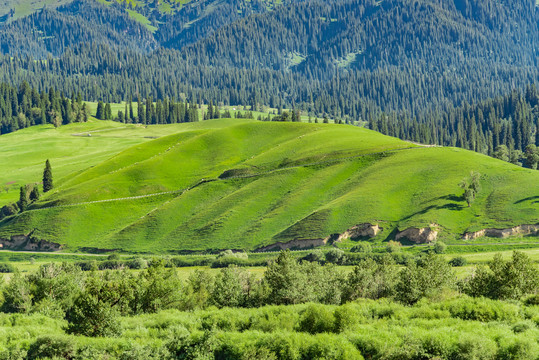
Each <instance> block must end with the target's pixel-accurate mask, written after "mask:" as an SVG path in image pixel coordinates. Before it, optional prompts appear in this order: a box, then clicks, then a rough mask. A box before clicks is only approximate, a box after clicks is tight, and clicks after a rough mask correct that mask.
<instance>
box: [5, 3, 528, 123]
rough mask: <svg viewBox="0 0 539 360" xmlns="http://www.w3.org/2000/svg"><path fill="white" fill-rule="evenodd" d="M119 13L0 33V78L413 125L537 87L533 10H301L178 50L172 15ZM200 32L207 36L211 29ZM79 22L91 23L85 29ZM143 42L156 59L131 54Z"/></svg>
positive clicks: (237, 24) (16, 25) (105, 93)
mask: <svg viewBox="0 0 539 360" xmlns="http://www.w3.org/2000/svg"><path fill="white" fill-rule="evenodd" d="M224 3H226V4H229V5H230V4H233V2H231V1H225V2H224ZM230 6H232V5H230ZM186 7H187V6H186ZM120 10H121V9H119V8H118V6H112V5H109V6H104V5H99V4H96V3H93V2H91V1H83V0H77V1H75V2H73V3H71V4H68V5H66V6H63V7H60V8H58V9H57V10H44V11H42V12H40V13H36V14H35V15H33V16H30V17H26V18H23V19H20V20H17V21H14V22H12V23H11V24H9V25H7V26H5V27H4V28H3V29H2V36H1V38H0V39H2V40H1V42H2V49H3V51H4V53H5V54H6V55H7V57H5V58H4V59H3V60H2V61H1V66H0V72H1V74H2V76H3V78H4V79H5V80H9V81H14V82H20V81H21V80H23V79H28V80H29V81H31V82H34V83H31V85H35V86H37V87H44V88H48V87H50V86H51V85H53V86H58V87H60V88H61V89H60V90H65V91H66V92H72V91H73V89H74V88H80V89H81V91H82V92H83V93H85V94H87V96H88V97H89V99H102V100H118V99H125V98H127V97H128V96H129V95H130V94H136V93H140V94H141V95H142V96H144V97H146V96H149V95H152V96H153V97H154V98H164V97H165V96H169V97H177V96H179V95H180V93H184V94H185V95H186V96H189V97H194V98H195V99H201V100H203V101H204V100H206V101H209V100H210V99H212V100H214V102H216V103H217V102H219V101H221V102H223V103H225V104H228V103H230V104H240V103H241V104H251V103H253V102H256V103H259V104H264V105H270V106H274V107H276V106H279V105H283V106H289V107H292V106H294V105H295V106H297V107H299V108H302V109H304V110H306V111H312V112H316V113H328V114H334V115H335V116H339V117H343V118H345V117H349V118H350V119H355V120H357V119H360V118H365V115H366V112H373V111H379V110H384V111H391V110H399V111H400V110H406V111H408V112H409V113H411V114H413V115H415V116H417V115H418V114H420V113H422V112H423V111H425V109H431V110H432V109H445V108H447V107H448V106H450V105H457V106H460V105H461V104H462V102H463V101H464V100H466V101H468V102H470V103H471V102H475V101H478V100H483V99H486V98H489V97H494V96H497V95H501V94H503V93H507V92H509V91H510V90H511V89H512V88H514V87H519V88H523V87H524V86H525V85H527V84H530V83H533V82H536V81H537V80H538V79H539V75H538V74H539V70H538V68H537V59H538V56H537V55H538V53H537V51H538V50H537V49H538V46H537V44H538V43H539V31H538V11H537V10H536V6H535V2H534V1H533V0H518V1H512V2H505V1H502V2H499V1H486V2H485V1H478V0H472V1H467V2H462V1H449V2H448V1H436V0H422V1H419V2H418V1H410V0H399V1H383V2H374V1H370V0H362V1H357V0H354V1H352V0H339V1H330V2H322V1H316V0H313V1H305V2H298V3H290V4H285V5H282V6H277V7H275V9H274V10H273V11H269V12H268V11H266V12H264V13H261V14H252V15H250V16H247V17H246V18H243V19H240V20H237V21H234V22H232V23H230V24H228V25H224V26H222V27H221V28H219V29H218V30H216V31H215V32H213V33H211V31H202V30H200V31H199V30H196V31H197V32H198V34H207V33H211V34H210V35H204V36H203V35H200V36H201V37H202V38H201V39H200V40H199V41H197V42H196V43H194V44H190V45H187V46H185V45H186V44H187V43H188V42H189V41H190V40H189V41H187V40H182V38H189V39H193V38H196V37H197V36H198V35H196V36H195V35H193V36H194V37H193V36H191V35H192V34H189V31H191V30H189V29H191V28H192V26H191V25H185V22H184V20H181V19H182V16H184V12H183V11H179V12H178V14H177V15H176V14H169V15H166V14H165V15H163V16H164V17H165V18H166V19H167V20H166V21H165V22H164V24H163V25H162V26H161V28H160V30H158V31H156V33H155V34H152V33H151V32H150V31H149V30H146V29H145V28H143V27H141V26H140V24H139V23H137V22H135V21H134V20H130V19H129V18H127V16H126V14H125V12H124V13H122V12H121V11H120ZM193 11H194V10H193ZM201 11H202V10H201ZM215 12H217V11H215ZM202 13H204V11H202ZM220 13H222V12H220ZM182 14H183V15H182ZM215 16H217V15H215ZM221 16H223V17H230V12H226V13H224V14H221ZM188 18H189V19H191V22H192V21H195V20H196V19H197V18H195V20H193V18H192V17H188ZM206 18H207V17H204V18H200V21H204V19H206ZM186 19H187V18H186ZM68 20H69V21H68ZM175 21H179V22H177V23H175ZM182 21H183V22H182ZM208 21H210V20H208ZM223 21H224V20H223ZM210 22H212V24H214V25H212V29H213V28H218V27H219V24H222V23H224V22H221V21H220V20H211V21H210ZM195 23H198V21H195ZM87 24H98V25H99V26H97V27H96V28H95V31H94V30H89V31H86V30H85V29H87ZM107 24H110V25H109V26H107ZM174 24H176V25H174ZM181 24H184V25H181ZM102 28H106V31H101V29H102ZM171 28H174V29H175V31H172V30H170V29H171ZM29 29H34V31H28V30H29ZM161 29H162V30H161ZM167 29H168V30H167ZM185 31H187V32H185ZM193 31H195V30H193ZM184 32H185V34H184ZM165 34H166V35H165ZM182 34H183V35H182ZM120 38H121V40H119V39H120ZM24 42H26V43H28V44H30V46H22V44H23V43H24ZM90 42H91V43H92V44H91V45H90ZM113 44H114V45H113ZM156 44H157V46H158V47H161V48H169V49H168V50H164V49H157V50H156V51H154V52H151V53H150V54H144V52H146V51H148V50H150V49H152V48H153V47H154V46H155V45H156ZM21 49H24V51H22V50H21ZM29 49H31V50H29ZM21 52H26V54H24V55H22V54H21ZM28 52H30V53H31V54H30V55H32V58H38V59H44V54H47V53H49V54H51V55H58V57H59V59H58V60H57V61H54V62H51V61H47V62H37V63H36V62H34V61H28V59H26V58H25V56H26V55H28ZM96 52H97V54H96ZM60 53H61V54H60ZM13 56H15V57H16V58H15V59H13ZM21 56H22V57H21ZM30 60H31V59H30ZM59 78H60V79H61V81H60V79H59ZM95 84H98V86H95Z"/></svg>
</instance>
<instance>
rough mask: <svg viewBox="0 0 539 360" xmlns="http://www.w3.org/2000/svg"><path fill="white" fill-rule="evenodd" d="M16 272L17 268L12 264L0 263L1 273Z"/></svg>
mask: <svg viewBox="0 0 539 360" xmlns="http://www.w3.org/2000/svg"><path fill="white" fill-rule="evenodd" d="M15 271H16V269H15V267H14V266H13V265H11V264H7V263H0V273H4V274H6V273H14V272H15Z"/></svg>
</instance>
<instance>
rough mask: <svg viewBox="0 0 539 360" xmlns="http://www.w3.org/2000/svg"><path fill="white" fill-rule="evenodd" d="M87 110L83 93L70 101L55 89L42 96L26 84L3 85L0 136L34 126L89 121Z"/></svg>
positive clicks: (0, 93) (72, 97)
mask: <svg viewBox="0 0 539 360" xmlns="http://www.w3.org/2000/svg"><path fill="white" fill-rule="evenodd" d="M88 116H89V114H88V107H87V106H86V104H85V103H83V102H82V96H81V94H80V93H73V94H72V95H71V98H68V97H65V96H64V93H62V92H57V91H55V90H54V89H53V88H50V89H49V90H48V91H42V92H41V93H39V92H38V91H37V90H36V89H35V88H31V87H30V85H29V84H28V83H27V82H22V83H21V84H20V86H18V87H14V86H11V85H8V84H6V83H2V84H0V134H7V133H10V132H13V131H16V130H19V129H24V128H27V127H29V126H33V125H45V124H53V125H54V126H55V127H58V126H60V125H66V124H70V123H73V122H86V121H88Z"/></svg>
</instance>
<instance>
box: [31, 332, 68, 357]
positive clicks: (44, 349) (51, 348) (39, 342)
mask: <svg viewBox="0 0 539 360" xmlns="http://www.w3.org/2000/svg"><path fill="white" fill-rule="evenodd" d="M74 355H75V343H74V341H73V339H70V338H67V337H57V336H50V335H44V336H41V337H38V338H37V339H36V341H34V342H33V343H32V344H31V345H30V348H29V349H28V358H29V359H44V358H51V359H57V358H61V359H72V358H74Z"/></svg>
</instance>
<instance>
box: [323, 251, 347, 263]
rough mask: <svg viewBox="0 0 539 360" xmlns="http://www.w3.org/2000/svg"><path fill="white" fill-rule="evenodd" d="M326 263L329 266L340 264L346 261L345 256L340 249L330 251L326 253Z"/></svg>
mask: <svg viewBox="0 0 539 360" xmlns="http://www.w3.org/2000/svg"><path fill="white" fill-rule="evenodd" d="M326 261H327V262H328V263H331V264H342V263H344V262H345V261H346V256H345V255H344V251H342V250H341V249H331V250H329V251H328V252H326Z"/></svg>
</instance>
